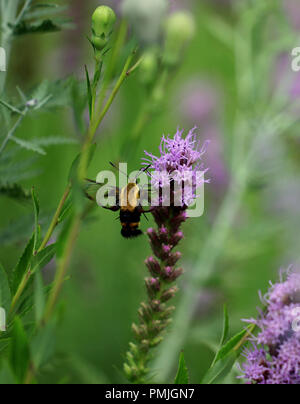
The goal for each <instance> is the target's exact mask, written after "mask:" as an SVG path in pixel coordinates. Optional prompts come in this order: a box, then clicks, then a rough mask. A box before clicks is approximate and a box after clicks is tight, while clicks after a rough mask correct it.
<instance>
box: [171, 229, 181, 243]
mask: <svg viewBox="0 0 300 404" xmlns="http://www.w3.org/2000/svg"><path fill="white" fill-rule="evenodd" d="M182 239H183V233H182V231H178V232H177V233H175V234H174V236H172V238H171V244H172V245H173V247H175V246H177V245H178V244H179V243H180V241H181V240H182Z"/></svg>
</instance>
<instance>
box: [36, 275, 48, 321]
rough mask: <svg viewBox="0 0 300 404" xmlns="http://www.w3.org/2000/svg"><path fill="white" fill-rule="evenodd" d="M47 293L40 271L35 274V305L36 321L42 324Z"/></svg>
mask: <svg viewBox="0 0 300 404" xmlns="http://www.w3.org/2000/svg"><path fill="white" fill-rule="evenodd" d="M45 302H46V298H45V294H44V285H43V278H42V275H41V273H40V272H37V273H36V274H35V276H34V307H35V319H36V323H37V324H40V322H41V320H42V318H43V313H44V309H45Z"/></svg>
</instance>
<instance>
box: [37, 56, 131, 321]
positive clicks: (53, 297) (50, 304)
mask: <svg viewBox="0 0 300 404" xmlns="http://www.w3.org/2000/svg"><path fill="white" fill-rule="evenodd" d="M135 53H136V52H132V53H131V54H130V55H129V57H128V59H127V61H126V63H125V66H124V69H123V71H122V73H121V76H120V78H119V80H118V81H117V83H116V85H115V87H114V89H113V91H112V94H111V96H110V97H109V99H108V101H107V103H106V105H105V106H104V108H103V110H102V112H101V113H100V116H99V117H98V118H97V117H94V116H92V117H91V121H90V127H89V130H88V133H87V136H86V140H85V142H84V145H83V150H82V154H81V158H80V161H79V169H78V179H79V181H80V183H81V182H82V181H83V180H84V179H85V178H86V174H87V166H88V151H89V147H90V146H91V144H92V142H93V139H94V136H95V134H96V131H97V129H98V127H99V125H100V124H101V122H102V120H103V119H104V117H105V115H106V113H107V112H108V110H109V109H110V106H111V104H112V103H113V101H114V99H115V97H116V95H117V94H118V92H119V90H120V88H121V86H122V84H123V83H124V81H125V79H126V78H127V77H128V76H129V74H128V70H129V69H130V65H131V62H132V60H133V58H134V56H135ZM81 220H82V212H80V213H77V214H75V216H74V218H73V221H72V224H71V228H70V230H69V236H68V238H67V241H66V246H65V249H64V252H63V254H62V258H61V259H60V261H59V265H58V268H57V272H56V276H55V281H54V286H53V288H52V290H51V292H50V296H49V299H48V301H47V304H46V309H45V314H44V322H47V321H48V320H49V318H50V317H51V315H52V312H53V310H54V308H55V305H56V302H57V300H58V297H59V294H60V291H61V289H62V285H63V282H64V279H65V275H66V273H67V270H68V267H69V264H70V261H71V256H72V253H73V250H74V246H75V244H76V240H77V235H78V233H79V230H80V226H81Z"/></svg>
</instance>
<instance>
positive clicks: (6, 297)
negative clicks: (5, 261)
mask: <svg viewBox="0 0 300 404" xmlns="http://www.w3.org/2000/svg"><path fill="white" fill-rule="evenodd" d="M10 303H11V292H10V287H9V281H8V276H7V273H6V271H5V269H4V268H3V266H2V265H1V264H0V307H3V308H4V309H5V310H6V312H8V310H9V307H10Z"/></svg>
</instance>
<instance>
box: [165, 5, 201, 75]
mask: <svg viewBox="0 0 300 404" xmlns="http://www.w3.org/2000/svg"><path fill="white" fill-rule="evenodd" d="M195 30H196V26H195V20H194V18H193V16H192V15H191V14H189V13H188V12H185V11H178V12H176V13H174V14H172V15H170V17H168V19H167V21H166V23H165V36H166V40H165V53H164V64H165V65H167V66H170V67H173V66H176V65H177V64H178V63H179V61H180V57H181V54H182V51H183V50H184V47H185V46H186V44H187V43H188V42H189V41H190V40H191V39H192V38H193V36H194V34H195Z"/></svg>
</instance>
